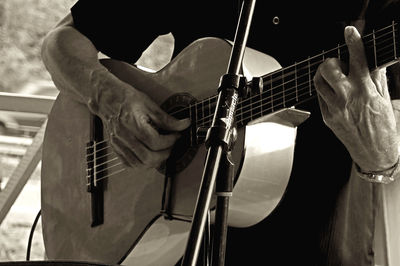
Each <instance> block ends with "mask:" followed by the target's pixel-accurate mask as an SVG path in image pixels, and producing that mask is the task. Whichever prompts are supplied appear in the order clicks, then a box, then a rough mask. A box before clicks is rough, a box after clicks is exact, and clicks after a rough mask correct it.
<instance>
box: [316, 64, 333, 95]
mask: <svg viewBox="0 0 400 266" xmlns="http://www.w3.org/2000/svg"><path fill="white" fill-rule="evenodd" d="M314 85H315V89H316V90H317V92H318V95H319V96H320V97H322V98H323V99H324V101H325V102H329V103H331V102H333V101H334V97H335V91H334V90H333V89H332V87H331V86H330V85H329V84H328V83H327V81H326V80H325V78H324V77H323V76H322V74H321V66H320V67H318V69H317V72H316V73H315V76H314Z"/></svg>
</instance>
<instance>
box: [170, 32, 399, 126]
mask: <svg viewBox="0 0 400 266" xmlns="http://www.w3.org/2000/svg"><path fill="white" fill-rule="evenodd" d="M388 40H390V39H385V41H388ZM387 48H389V49H390V50H388V51H385V52H386V53H392V52H393V49H392V48H394V47H393V44H389V45H387V46H385V47H383V48H381V49H380V50H377V54H378V52H382V50H383V49H387ZM327 53H329V51H327V52H325V54H327ZM347 55H348V51H347V50H346V51H343V53H341V56H347ZM319 56H321V55H319ZM379 56H382V55H379ZM387 59H391V57H389V58H387ZM384 60H386V58H385V59H384ZM321 62H323V61H322V60H320V61H316V62H313V63H312V64H309V65H307V66H304V67H302V68H298V69H296V71H290V72H288V73H285V75H284V76H283V79H282V77H281V76H282V75H277V77H276V78H273V79H271V80H269V81H268V82H269V84H273V83H274V82H279V81H282V80H284V78H285V77H286V78H287V77H288V76H291V75H295V73H296V72H300V71H301V70H306V71H308V70H310V71H311V67H314V66H317V65H319V64H321ZM300 64H301V63H296V67H297V66H298V65H300ZM294 67H295V66H291V67H287V68H285V69H290V68H294ZM281 71H282V72H283V70H282V69H280V70H278V71H277V72H273V73H269V74H268V75H267V77H270V76H273V75H274V74H279V72H281ZM308 75H309V73H305V74H303V75H300V76H297V78H295V79H290V80H284V82H283V83H281V84H279V85H278V86H275V87H271V88H269V89H268V90H265V91H263V92H262V93H260V94H257V95H253V96H251V97H248V98H246V99H243V100H242V101H241V102H240V103H241V104H242V106H243V104H246V102H248V104H247V105H244V106H243V108H247V107H249V106H250V105H252V104H254V103H255V102H251V101H252V100H253V99H254V98H257V97H261V96H262V95H263V94H268V92H271V91H272V90H274V89H277V88H281V87H282V86H283V85H285V84H287V83H291V82H294V81H296V80H299V79H300V78H304V77H306V76H308ZM293 88H295V87H291V88H288V89H293ZM288 89H285V91H280V92H278V93H276V94H274V95H273V96H277V95H279V94H283V93H285V92H287V91H288ZM217 98H218V95H214V96H212V97H210V98H208V99H206V101H209V102H211V101H212V102H213V103H215V102H216V99H217ZM200 104H201V105H203V102H202V101H200V102H197V103H195V104H194V105H196V111H198V110H199V108H198V106H199V105H200ZM190 108H193V106H192V105H189V106H188V107H185V108H182V109H180V110H177V111H175V112H173V113H171V115H176V114H179V113H180V112H185V111H187V110H188V109H190ZM200 108H203V106H201V107H200ZM204 118H205V117H202V118H201V119H200V120H198V121H201V120H202V119H203V120H204Z"/></svg>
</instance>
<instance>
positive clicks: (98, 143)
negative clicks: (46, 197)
mask: <svg viewBox="0 0 400 266" xmlns="http://www.w3.org/2000/svg"><path fill="white" fill-rule="evenodd" d="M299 91H300V90H299ZM308 93H309V92H308V89H307V92H306V93H302V94H300V95H296V98H297V97H299V96H300V97H301V96H303V95H306V94H308ZM291 94H293V92H292V93H291ZM286 96H288V94H287V95H286ZM256 97H257V95H256ZM293 99H295V98H292V99H291V100H293ZM264 100H265V99H264ZM258 102H259V101H258ZM261 102H262V100H261ZM251 104H252V105H253V104H255V102H252V103H251ZM261 106H262V105H261ZM269 109H273V108H272V107H271V108H267V110H269ZM259 113H260V112H259ZM261 113H262V112H261ZM241 121H244V119H243V120H241ZM105 142H107V140H103V141H100V142H97V143H96V145H100V144H102V143H105ZM107 147H108V146H107ZM103 149H105V148H102V150H103ZM112 153H114V152H112ZM103 157H104V156H103ZM114 159H117V157H116V158H114ZM114 159H113V160H114ZM110 161H111V160H109V161H108V162H110ZM102 164H105V163H102ZM119 164H121V163H119ZM119 164H116V165H119ZM116 165H113V166H110V167H108V168H106V169H109V168H112V167H115V166H116ZM98 166H100V165H98ZM106 169H103V170H101V171H105V170H106ZM124 170H125V168H124V169H121V170H119V171H118V172H122V171H124ZM101 171H99V172H101ZM115 174H116V173H112V174H109V175H107V176H105V177H102V178H101V179H104V178H108V177H109V176H112V175H115ZM98 180H100V179H98Z"/></svg>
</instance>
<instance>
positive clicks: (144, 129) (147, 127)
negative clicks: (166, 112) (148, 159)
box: [136, 121, 180, 151]
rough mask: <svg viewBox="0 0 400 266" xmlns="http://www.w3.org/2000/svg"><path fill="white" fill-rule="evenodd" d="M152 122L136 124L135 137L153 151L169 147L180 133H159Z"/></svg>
mask: <svg viewBox="0 0 400 266" xmlns="http://www.w3.org/2000/svg"><path fill="white" fill-rule="evenodd" d="M153 123H154V122H152V121H148V122H145V123H142V124H140V125H138V131H137V134H136V137H137V138H138V139H139V140H140V141H141V142H142V143H144V144H145V146H147V147H148V148H149V149H151V150H153V151H161V150H165V149H169V148H171V147H172V146H173V145H174V143H175V141H176V140H177V139H178V138H179V136H180V135H179V134H176V133H172V134H160V132H159V131H158V129H157V128H155V127H154V125H153Z"/></svg>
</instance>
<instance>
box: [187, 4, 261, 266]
mask: <svg viewBox="0 0 400 266" xmlns="http://www.w3.org/2000/svg"><path fill="white" fill-rule="evenodd" d="M254 6H255V0H244V1H243V3H242V8H241V12H240V17H239V22H238V25H237V28H236V34H235V39H234V44H233V47H232V51H231V55H230V61H229V66H228V70H227V74H225V75H223V76H222V77H221V82H220V86H219V88H218V92H219V94H218V100H217V106H216V111H215V113H214V117H213V121H212V124H211V127H210V129H209V130H208V132H207V137H206V147H207V149H208V152H207V157H206V163H205V166H204V170H203V177H202V182H201V184H200V191H199V195H198V197H197V202H196V207H195V210H194V214H193V220H192V224H191V230H190V233H189V238H188V241H187V246H186V250H185V254H184V257H183V260H182V264H181V265H182V266H189V265H191V266H196V263H197V258H198V254H199V250H200V244H201V240H202V237H203V233H204V228H205V224H206V220H207V214H208V211H209V209H210V202H211V199H212V194H213V192H214V187H215V183H217V191H216V195H217V206H216V214H215V215H216V217H215V232H214V238H213V254H212V265H213V266H214V265H221V266H222V265H224V263H225V248H226V235H227V221H228V219H227V218H228V206H229V197H230V196H231V195H232V190H233V176H232V174H230V173H231V170H232V165H231V163H230V161H229V151H230V150H231V149H232V145H233V142H234V136H233V135H234V134H233V133H234V131H235V127H234V120H235V113H236V105H237V103H238V99H239V95H243V94H244V92H245V90H246V86H247V85H246V83H247V82H246V79H245V78H244V77H243V76H241V75H240V69H241V66H242V61H243V56H244V51H245V47H246V43H247V37H248V34H249V29H250V24H251V19H252V16H253V12H254ZM217 177H218V179H217ZM217 180H218V181H217ZM216 181H217V182H216Z"/></svg>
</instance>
